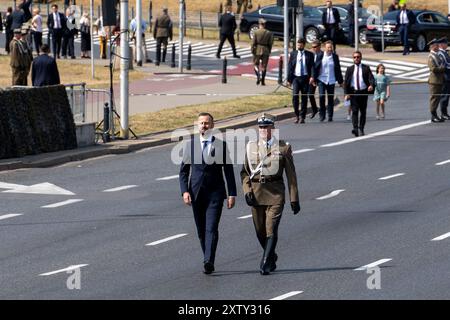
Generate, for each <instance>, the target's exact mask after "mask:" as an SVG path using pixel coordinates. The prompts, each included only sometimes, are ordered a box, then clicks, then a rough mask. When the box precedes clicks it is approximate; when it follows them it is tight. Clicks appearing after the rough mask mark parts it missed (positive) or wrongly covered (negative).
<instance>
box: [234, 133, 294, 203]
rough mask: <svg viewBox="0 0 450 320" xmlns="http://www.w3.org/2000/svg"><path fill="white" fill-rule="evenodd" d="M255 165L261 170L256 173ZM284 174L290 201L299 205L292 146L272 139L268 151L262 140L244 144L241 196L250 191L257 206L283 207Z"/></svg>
mask: <svg viewBox="0 0 450 320" xmlns="http://www.w3.org/2000/svg"><path fill="white" fill-rule="evenodd" d="M261 164H262V165H261ZM258 165H260V168H261V170H258ZM255 169H256V170H255ZM283 172H285V173H286V177H287V182H288V188H289V197H290V201H291V202H298V201H299V197H298V187H297V175H296V173H295V166H294V159H293V157H292V149H291V146H290V145H289V144H288V143H286V142H285V141H283V140H279V141H278V140H276V139H275V138H274V140H273V142H272V145H271V146H270V147H269V148H267V147H266V146H265V142H264V141H262V140H260V141H259V142H256V141H250V142H249V143H248V144H247V147H246V154H245V162H244V165H243V166H242V170H241V180H242V188H243V191H244V194H245V193H248V192H252V191H253V194H254V195H255V199H256V202H257V204H258V205H279V204H284V202H285V184H284V181H283ZM264 181H265V182H264Z"/></svg>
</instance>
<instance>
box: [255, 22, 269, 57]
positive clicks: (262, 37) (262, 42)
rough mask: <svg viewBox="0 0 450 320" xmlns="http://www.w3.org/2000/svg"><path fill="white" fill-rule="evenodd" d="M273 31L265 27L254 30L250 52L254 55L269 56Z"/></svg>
mask: <svg viewBox="0 0 450 320" xmlns="http://www.w3.org/2000/svg"><path fill="white" fill-rule="evenodd" d="M272 45H273V33H272V32H270V31H269V30H266V29H264V28H263V29H258V30H256V32H255V34H254V36H253V40H252V53H253V55H256V56H263V55H266V56H269V55H270V52H271V51H272Z"/></svg>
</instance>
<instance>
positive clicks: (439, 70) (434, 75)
mask: <svg viewBox="0 0 450 320" xmlns="http://www.w3.org/2000/svg"><path fill="white" fill-rule="evenodd" d="M428 67H429V68H430V77H429V79H428V86H429V88H430V112H431V114H432V115H435V114H436V111H437V108H438V106H439V102H440V99H441V93H442V90H443V88H444V84H445V65H444V62H443V61H442V60H441V58H440V57H439V55H438V54H437V53H434V52H431V53H430V54H429V56H428Z"/></svg>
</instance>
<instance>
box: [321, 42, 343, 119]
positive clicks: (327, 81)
mask: <svg viewBox="0 0 450 320" xmlns="http://www.w3.org/2000/svg"><path fill="white" fill-rule="evenodd" d="M336 82H337V83H339V85H340V86H341V87H342V83H343V82H344V79H343V78H342V71H341V63H340V61H339V56H338V55H337V54H335V53H334V52H333V43H332V42H331V41H327V42H325V52H322V53H320V54H319V55H318V57H317V59H316V62H315V64H314V85H317V86H318V87H319V97H320V98H319V101H320V111H319V113H320V121H324V120H325V96H327V97H328V104H327V112H328V122H331V121H333V109H334V88H335V85H336Z"/></svg>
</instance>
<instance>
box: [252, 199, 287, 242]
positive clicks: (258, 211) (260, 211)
mask: <svg viewBox="0 0 450 320" xmlns="http://www.w3.org/2000/svg"><path fill="white" fill-rule="evenodd" d="M283 207H284V204H278V205H272V206H256V207H252V217H253V225H254V226H255V231H256V236H257V238H258V241H259V243H260V244H261V247H262V248H263V249H264V248H265V246H266V238H267V237H271V236H275V237H277V236H278V226H279V224H280V220H281V215H282V213H283Z"/></svg>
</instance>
